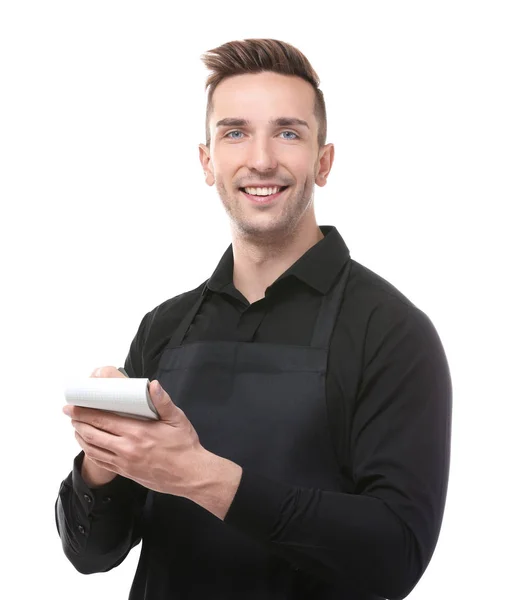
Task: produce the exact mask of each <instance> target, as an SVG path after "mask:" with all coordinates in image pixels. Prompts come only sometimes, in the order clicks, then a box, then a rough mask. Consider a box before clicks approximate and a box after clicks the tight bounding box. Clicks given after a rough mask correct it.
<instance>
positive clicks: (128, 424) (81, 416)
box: [64, 405, 133, 436]
mask: <svg viewBox="0 0 512 600" xmlns="http://www.w3.org/2000/svg"><path fill="white" fill-rule="evenodd" d="M68 406H69V405H68ZM64 408H66V407H64ZM66 414H67V415H68V416H70V417H71V419H72V421H76V422H80V423H86V424H87V425H90V426H91V427H94V428H95V429H99V430H101V431H106V432H108V433H110V434H112V435H115V436H121V435H123V434H126V433H127V432H128V431H129V430H130V429H131V428H133V419H129V418H128V417H122V416H121V415H115V414H114V413H111V412H108V411H105V410H99V409H98V408H86V407H85V406H71V407H70V409H69V410H66Z"/></svg>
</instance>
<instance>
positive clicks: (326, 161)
mask: <svg viewBox="0 0 512 600" xmlns="http://www.w3.org/2000/svg"><path fill="white" fill-rule="evenodd" d="M333 161H334V144H326V145H325V146H322V148H321V149H320V153H319V156H318V171H317V174H316V177H315V183H316V184H317V185H318V186H320V187H323V186H324V185H325V184H326V183H327V176H328V175H329V172H330V171H331V167H332V163H333Z"/></svg>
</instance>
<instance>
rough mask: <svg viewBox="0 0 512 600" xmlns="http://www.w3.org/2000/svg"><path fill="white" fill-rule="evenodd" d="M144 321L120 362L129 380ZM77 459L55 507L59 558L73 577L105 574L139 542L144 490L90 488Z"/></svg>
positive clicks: (138, 365) (126, 484) (135, 371)
mask: <svg viewBox="0 0 512 600" xmlns="http://www.w3.org/2000/svg"><path fill="white" fill-rule="evenodd" d="M146 319H147V316H146V317H144V319H143V320H142V321H141V324H140V326H139V330H138V331H137V334H136V335H135V337H134V339H133V341H132V343H131V346H130V351H129V353H128V355H127V357H126V360H125V365H124V368H125V369H126V372H127V373H128V375H129V376H130V377H143V361H142V352H141V348H142V345H143V334H144V327H145V324H146ZM83 459H84V452H83V451H82V452H80V454H78V456H76V457H75V460H74V463H73V470H72V471H71V473H70V474H69V475H68V477H66V479H65V480H64V481H63V482H62V483H61V486H60V489H59V494H58V497H57V501H56V503H55V521H56V526H57V531H58V533H59V536H60V538H61V541H62V547H63V550H64V554H65V555H66V556H67V558H68V559H69V561H70V562H71V563H72V564H73V566H74V567H75V568H76V569H77V570H78V571H80V572H81V573H97V572H102V571H109V570H110V569H112V568H114V567H116V566H117V565H119V564H120V563H121V562H122V561H123V560H124V559H125V558H126V556H127V555H128V553H129V552H130V550H131V548H133V547H134V546H136V545H137V544H138V543H139V542H140V540H141V536H142V531H141V527H142V513H143V507H144V503H145V500H146V496H147V489H146V488H144V487H142V486H141V485H139V484H138V483H135V482H134V481H132V480H130V479H127V478H125V477H122V476H121V475H117V476H116V477H115V478H114V479H113V480H112V481H111V482H109V483H107V484H105V485H102V486H100V487H97V488H90V487H89V486H88V485H87V484H86V483H85V481H84V480H83V478H82V476H81V469H82V463H83Z"/></svg>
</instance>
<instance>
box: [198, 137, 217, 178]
mask: <svg viewBox="0 0 512 600" xmlns="http://www.w3.org/2000/svg"><path fill="white" fill-rule="evenodd" d="M199 160H200V161H201V166H202V167H203V171H204V175H205V181H206V185H209V186H212V185H213V184H214V183H215V175H214V174H213V168H212V159H211V154H210V149H209V148H208V146H205V145H204V144H199Z"/></svg>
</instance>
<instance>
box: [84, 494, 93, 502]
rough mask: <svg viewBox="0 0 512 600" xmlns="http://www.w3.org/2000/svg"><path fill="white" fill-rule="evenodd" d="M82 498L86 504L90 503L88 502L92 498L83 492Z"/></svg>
mask: <svg viewBox="0 0 512 600" xmlns="http://www.w3.org/2000/svg"><path fill="white" fill-rule="evenodd" d="M84 498H85V501H86V502H87V503H88V504H90V503H91V502H92V498H91V497H90V496H89V495H87V494H84Z"/></svg>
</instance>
